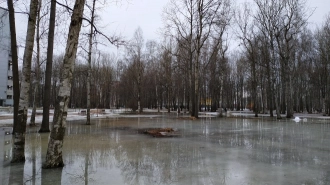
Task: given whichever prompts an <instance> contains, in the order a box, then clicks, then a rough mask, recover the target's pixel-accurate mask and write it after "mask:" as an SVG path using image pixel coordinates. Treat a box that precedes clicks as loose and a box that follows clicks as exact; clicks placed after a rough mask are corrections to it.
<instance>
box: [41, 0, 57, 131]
mask: <svg viewBox="0 0 330 185" xmlns="http://www.w3.org/2000/svg"><path fill="white" fill-rule="evenodd" d="M55 16H56V0H51V4H50V20H49V33H48V47H47V63H46V71H45V87H44V96H43V113H42V123H41V127H40V130H39V132H49V106H50V92H51V78H52V68H53V67H52V65H53V48H54V32H55Z"/></svg>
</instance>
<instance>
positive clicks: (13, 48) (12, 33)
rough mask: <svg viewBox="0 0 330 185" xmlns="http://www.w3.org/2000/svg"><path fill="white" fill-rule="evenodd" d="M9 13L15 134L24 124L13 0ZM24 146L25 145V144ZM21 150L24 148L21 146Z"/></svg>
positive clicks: (21, 131) (10, 1) (21, 129)
mask: <svg viewBox="0 0 330 185" xmlns="http://www.w3.org/2000/svg"><path fill="white" fill-rule="evenodd" d="M7 5H8V13H9V27H10V28H9V29H10V41H11V42H10V49H11V53H12V64H13V89H14V124H13V135H15V133H16V132H20V133H23V132H24V131H23V127H22V125H20V124H18V118H17V115H18V105H19V94H20V92H19V89H20V88H19V76H18V55H17V40H16V28H15V10H14V5H13V1H12V0H7ZM23 147H24V145H23ZM20 150H23V151H24V149H22V148H20Z"/></svg>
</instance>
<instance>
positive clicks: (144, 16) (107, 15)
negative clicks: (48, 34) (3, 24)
mask: <svg viewBox="0 0 330 185" xmlns="http://www.w3.org/2000/svg"><path fill="white" fill-rule="evenodd" d="M244 1H248V2H252V1H253V0H236V1H234V2H235V3H236V4H239V3H241V2H244ZM168 2H169V0H121V1H119V2H118V3H117V4H116V3H110V4H108V5H107V6H106V7H104V8H103V10H102V11H101V12H99V15H100V16H101V19H102V24H103V26H106V27H104V28H103V30H104V31H105V32H106V33H114V32H116V33H120V34H121V35H122V36H124V37H125V38H126V39H130V38H132V37H133V33H134V31H135V30H136V29H137V28H138V26H140V27H141V29H142V31H143V35H144V39H145V41H147V40H149V39H154V40H160V38H161V37H160V35H159V34H158V33H159V30H160V28H161V27H162V10H163V8H164V6H165V5H166V4H167V3H168ZM0 6H2V7H6V1H0ZM307 6H308V7H310V8H311V9H314V8H315V12H314V14H313V15H312V16H311V17H310V19H309V21H310V22H311V23H312V24H311V27H312V28H315V27H316V26H318V25H319V26H320V25H321V24H322V22H323V21H324V20H325V16H326V15H327V14H328V13H329V7H330V1H329V0H307ZM16 20H17V22H16V24H17V26H16V27H17V34H18V40H19V42H21V43H23V41H24V39H25V32H26V22H27V21H26V20H27V16H26V15H17V16H16ZM63 49H64V48H63ZM21 54H23V49H20V55H21Z"/></svg>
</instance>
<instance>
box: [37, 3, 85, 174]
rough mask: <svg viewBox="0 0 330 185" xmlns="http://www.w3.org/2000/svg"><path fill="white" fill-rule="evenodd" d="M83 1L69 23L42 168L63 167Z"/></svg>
mask: <svg viewBox="0 0 330 185" xmlns="http://www.w3.org/2000/svg"><path fill="white" fill-rule="evenodd" d="M84 5H85V0H76V1H75V5H74V8H73V13H72V16H71V23H70V28H69V34H68V39H67V44H66V50H65V55H64V60H63V72H62V75H61V82H60V89H59V93H58V96H57V100H56V101H57V102H56V106H55V112H54V119H53V125H52V130H51V133H50V138H49V142H48V149H47V155H46V162H45V164H44V165H43V167H44V168H55V167H61V166H63V165H64V163H63V158H62V148H63V140H64V134H65V129H66V117H67V109H68V103H69V99H70V90H71V81H72V73H73V71H74V62H75V59H76V53H77V46H78V40H79V33H80V29H81V24H82V16H83V11H84Z"/></svg>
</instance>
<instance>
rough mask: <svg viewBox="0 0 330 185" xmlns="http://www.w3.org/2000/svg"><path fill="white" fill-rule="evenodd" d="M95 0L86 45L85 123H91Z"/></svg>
mask: <svg viewBox="0 0 330 185" xmlns="http://www.w3.org/2000/svg"><path fill="white" fill-rule="evenodd" d="M95 1H96V0H93V7H92V16H91V25H90V26H91V27H90V33H89V34H90V35H89V47H88V70H87V117H86V125H90V124H91V68H92V65H91V63H92V47H93V30H94V29H93V26H94V25H93V24H94V10H95Z"/></svg>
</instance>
